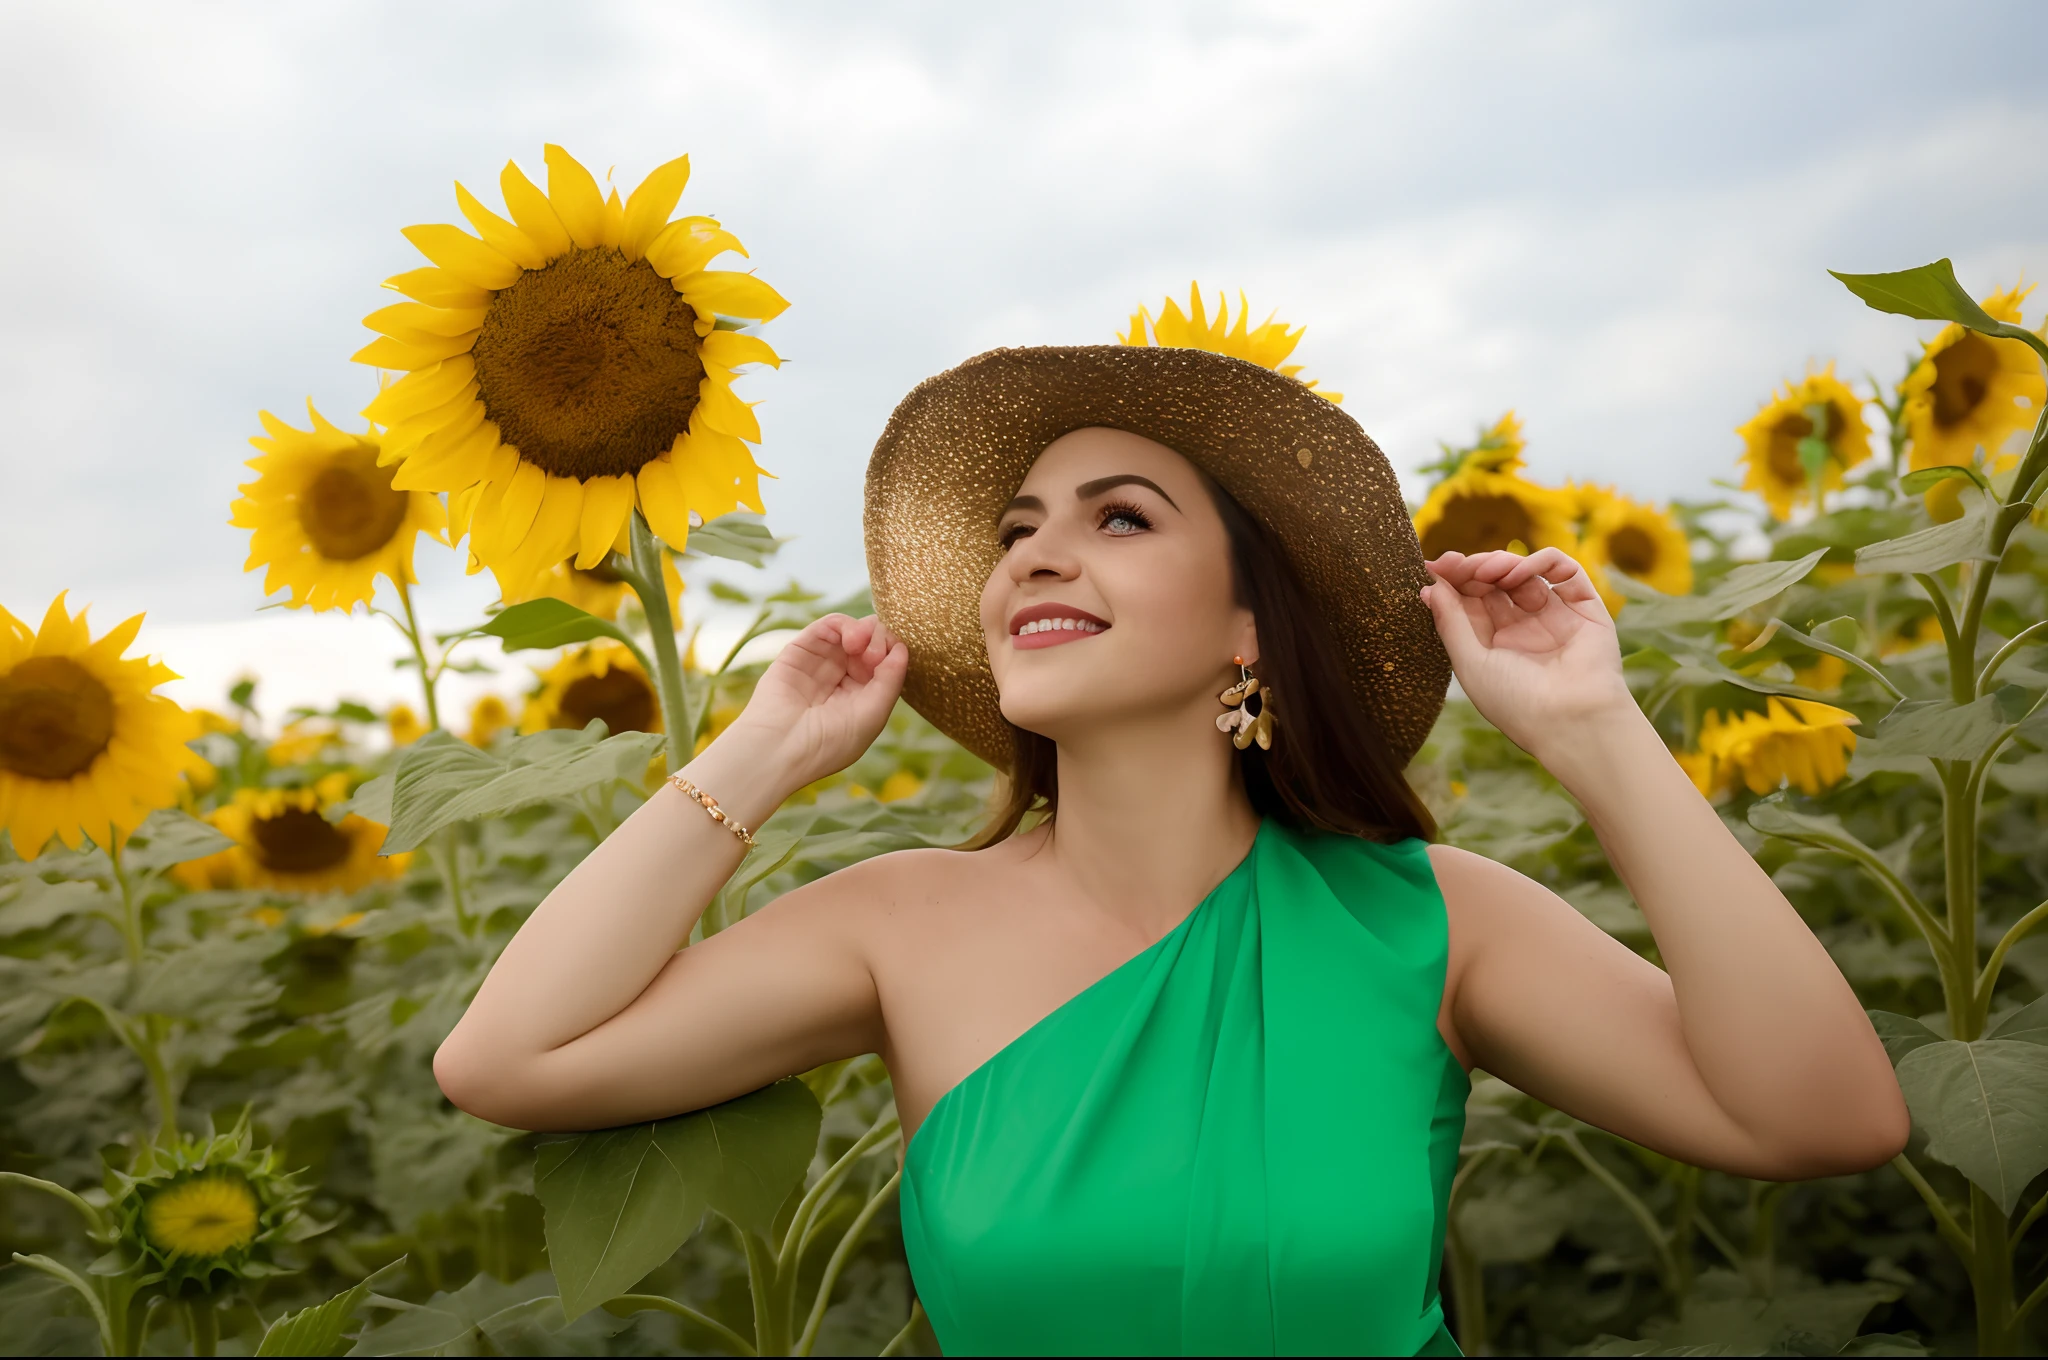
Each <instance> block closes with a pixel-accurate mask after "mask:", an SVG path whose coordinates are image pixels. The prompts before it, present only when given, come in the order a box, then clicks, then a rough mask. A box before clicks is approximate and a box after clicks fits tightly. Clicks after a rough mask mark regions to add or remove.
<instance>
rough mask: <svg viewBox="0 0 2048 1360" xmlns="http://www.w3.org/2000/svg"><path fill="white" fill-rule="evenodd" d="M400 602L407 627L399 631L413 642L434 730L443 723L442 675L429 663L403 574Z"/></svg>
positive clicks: (428, 725)
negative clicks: (439, 693) (439, 692)
mask: <svg viewBox="0 0 2048 1360" xmlns="http://www.w3.org/2000/svg"><path fill="white" fill-rule="evenodd" d="M398 602H399V603H400V604H402V605H404V606H405V627H403V628H402V629H400V630H399V631H400V632H402V633H404V634H405V640H406V641H407V642H410V643H411V644H412V656H413V661H414V663H415V664H417V665H418V666H419V668H420V689H421V690H422V691H424V693H425V695H426V700H427V730H428V731H433V730H434V729H436V728H438V727H440V725H441V704H440V700H439V697H438V696H437V695H436V694H435V688H436V685H437V682H438V681H439V680H440V675H439V673H438V672H436V671H435V670H434V669H432V668H431V667H429V666H428V665H427V646H426V643H425V642H424V641H422V640H421V638H420V619H419V615H418V614H415V613H414V612H413V608H412V587H411V586H409V585H407V584H406V583H405V578H404V575H403V574H401V575H400V576H399V577H398Z"/></svg>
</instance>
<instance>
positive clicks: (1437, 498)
mask: <svg viewBox="0 0 2048 1360" xmlns="http://www.w3.org/2000/svg"><path fill="white" fill-rule="evenodd" d="M1577 505H1578V502H1577V498H1576V497H1574V496H1572V495H1571V494H1570V493H1568V492H1564V491H1555V490H1552V489H1551V488H1549V487H1547V486H1538V485H1536V484H1535V483H1534V482H1529V481H1524V480H1523V479H1522V478H1520V477H1517V476H1516V475H1514V474H1513V473H1512V472H1489V471H1488V470H1486V469H1485V468H1483V467H1475V466H1471V465H1470V464H1467V465H1465V466H1462V467H1460V468H1459V469H1458V470H1457V471H1456V472H1454V473H1452V474H1451V475H1450V476H1448V477H1446V478H1444V479H1443V480H1442V481H1440V482H1438V483H1437V484H1436V485H1435V486H1434V487H1431V488H1430V492H1429V498H1428V499H1427V500H1425V501H1424V502H1423V503H1422V508H1421V509H1420V510H1417V511H1416V512H1415V536H1416V537H1417V538H1419V539H1421V540H1422V555H1423V556H1424V557H1429V558H1434V557H1439V556H1442V555H1443V554H1444V553H1447V552H1461V553H1481V552H1494V551H1497V550H1499V549H1502V548H1508V547H1511V546H1513V545H1514V544H1517V543H1519V544H1521V545H1522V550H1523V551H1524V552H1534V551H1535V550H1536V549H1538V548H1562V549H1564V550H1565V551H1566V552H1574V551H1576V550H1577V547H1578V544H1577V541H1576V539H1575V538H1574V536H1573V534H1572V518H1573V513H1574V511H1575V510H1576V509H1577Z"/></svg>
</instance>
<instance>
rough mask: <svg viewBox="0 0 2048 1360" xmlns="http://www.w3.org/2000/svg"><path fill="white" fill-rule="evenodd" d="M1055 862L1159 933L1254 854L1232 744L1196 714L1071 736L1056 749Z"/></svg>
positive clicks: (1109, 906) (1102, 899)
mask: <svg viewBox="0 0 2048 1360" xmlns="http://www.w3.org/2000/svg"><path fill="white" fill-rule="evenodd" d="M1059 791H1060V793H1059V812H1058V815H1057V816H1056V817H1055V818H1054V821H1053V826H1052V830H1051V835H1050V838H1049V840H1048V842H1047V848H1048V851H1049V853H1050V854H1051V855H1052V856H1053V866H1054V868H1055V869H1056V871H1057V872H1058V873H1059V874H1060V875H1061V876H1062V877H1065V878H1067V879H1068V880H1070V882H1071V883H1072V886H1073V888H1074V889H1075V890H1077V891H1079V892H1080V893H1082V894H1083V895H1084V896H1085V897H1086V899H1087V900H1089V901H1092V902H1094V903H1095V904H1097V905H1098V906H1100V907H1101V908H1102V909H1103V910H1104V911H1107V912H1110V913H1112V914H1113V915H1115V916H1117V917H1119V918H1122V919H1125V920H1128V921H1129V922H1130V923H1131V924H1132V925H1133V926H1134V927H1136V928H1137V929H1139V930H1140V931H1141V932H1143V933H1144V934H1146V935H1148V936H1152V937H1155V938H1156V937H1157V936H1159V935H1162V934H1164V933H1165V932H1166V931H1167V930H1170V929H1172V928H1173V926H1175V925H1176V924H1178V923H1179V922H1180V920H1181V918H1182V917H1184V916H1186V915H1187V913H1188V911H1189V910H1191V909H1192V908H1193V907H1194V906H1195V904H1196V903H1198V902H1200V901H1201V900H1202V898H1204V897H1205V896H1207V895H1208V893H1209V890H1210V889H1212V888H1214V887H1215V886H1216V884H1218V883H1219V882H1221V881H1222V880H1223V878H1224V877H1225V876H1226V875H1228V874H1229V873H1230V871H1231V870H1232V869H1234V868H1235V867H1237V864H1238V862H1239V861H1240V860H1242V859H1243V858H1244V857H1245V855H1246V854H1247V853H1249V852H1250V850H1251V845H1252V840H1253V838H1254V837H1255V836H1256V835H1257V834H1258V828H1259V818H1258V814H1257V813H1255V812H1254V811H1252V806H1251V802H1250V800H1249V799H1247V798H1246V797H1245V793H1244V786H1243V783H1242V781H1241V779H1240V777H1239V775H1238V769H1237V752H1236V751H1235V750H1234V749H1233V748H1232V746H1231V744H1230V738H1228V737H1227V736H1224V735H1223V734H1222V733H1220V732H1218V731H1217V730H1216V727H1215V723H1214V721H1213V719H1211V718H1208V717H1206V716H1205V715H1203V714H1201V713H1195V714H1170V715H1161V716H1159V717H1157V718H1155V719H1154V720H1153V721H1151V722H1121V723H1118V724H1116V725H1114V727H1113V728H1110V729H1108V730H1105V731H1102V732H1099V733H1090V734H1087V736H1085V737H1080V738H1075V737H1070V738H1069V739H1068V740H1066V741H1064V742H1062V743H1061V744H1060V747H1059Z"/></svg>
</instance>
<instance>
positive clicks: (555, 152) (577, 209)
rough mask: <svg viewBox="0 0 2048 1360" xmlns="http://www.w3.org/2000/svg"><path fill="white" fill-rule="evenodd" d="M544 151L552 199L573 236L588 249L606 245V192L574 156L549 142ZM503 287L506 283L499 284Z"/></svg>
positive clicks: (570, 236)
mask: <svg viewBox="0 0 2048 1360" xmlns="http://www.w3.org/2000/svg"><path fill="white" fill-rule="evenodd" d="M544 154H545V155H546V157H547V162H548V202H549V203H551V204H553V205H554V209H555V216H557V217H559V218H561V219H562V226H563V227H564V228H565V229H567V231H568V233H569V239H570V240H571V241H573V242H575V243H576V244H577V245H578V246H580V247H582V248H583V249H584V250H591V249H594V248H595V247H597V246H600V245H603V244H604V195H603V194H601V193H599V192H598V188H597V181H596V180H594V179H592V178H591V177H590V172H589V171H588V170H585V169H584V168H583V166H582V165H581V163H579V162H578V161H577V159H576V158H575V157H574V156H571V155H570V154H569V153H568V152H566V151H564V150H562V148H561V147H559V146H556V145H555V144H554V143H553V142H549V143H548V144H547V147H546V149H545V152H544ZM499 286H500V287H503V286H504V285H502V284H501V285H499Z"/></svg>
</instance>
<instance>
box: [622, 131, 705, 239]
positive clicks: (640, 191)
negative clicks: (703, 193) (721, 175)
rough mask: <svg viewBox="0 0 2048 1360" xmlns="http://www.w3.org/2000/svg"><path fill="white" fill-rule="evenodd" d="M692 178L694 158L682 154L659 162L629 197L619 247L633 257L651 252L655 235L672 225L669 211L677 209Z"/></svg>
mask: <svg viewBox="0 0 2048 1360" xmlns="http://www.w3.org/2000/svg"><path fill="white" fill-rule="evenodd" d="M689 182H690V158H689V157H688V156H678V157H676V158H675V159H674V160H672V161H669V162H668V163H667V164H665V165H659V166H656V167H655V169H654V170H653V172H652V173H651V174H649V175H648V176H647V178H646V179H643V180H641V181H640V187H639V188H637V189H635V190H634V191H633V196H632V197H631V198H629V199H627V200H626V221H625V227H624V230H623V231H621V232H620V235H619V249H620V250H622V251H624V252H625V256H626V258H627V259H629V260H637V259H639V258H640V257H642V256H643V255H645V254H646V253H647V247H648V246H649V245H651V244H652V243H653V241H654V238H655V237H657V236H659V235H661V233H662V232H663V231H664V230H665V229H666V228H667V226H668V215H669V214H670V213H672V212H674V211H675V210H676V202H677V200H679V199H680V198H682V196H683V188H684V186H685V185H687V184H688V183H689Z"/></svg>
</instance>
